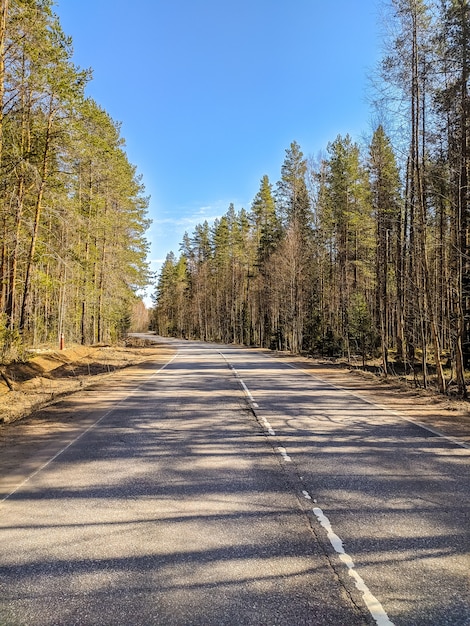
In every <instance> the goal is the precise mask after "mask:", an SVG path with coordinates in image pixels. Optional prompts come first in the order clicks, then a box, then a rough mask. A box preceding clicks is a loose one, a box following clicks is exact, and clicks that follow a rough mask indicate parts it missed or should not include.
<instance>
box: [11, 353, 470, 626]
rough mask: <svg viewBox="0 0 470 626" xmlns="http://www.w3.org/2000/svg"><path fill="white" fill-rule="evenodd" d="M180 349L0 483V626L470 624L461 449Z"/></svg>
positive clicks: (80, 410)
mask: <svg viewBox="0 0 470 626" xmlns="http://www.w3.org/2000/svg"><path fill="white" fill-rule="evenodd" d="M173 343H174V345H175V347H176V348H177V352H176V354H175V357H174V358H173V359H172V360H171V361H170V362H169V363H168V364H167V365H166V366H164V367H163V368H161V369H158V368H155V367H152V366H151V365H149V366H147V367H146V368H144V369H143V370H141V371H140V372H139V375H138V376H136V377H135V378H134V379H132V378H129V377H128V378H126V377H123V378H122V379H119V381H118V382H116V384H115V386H114V387H113V388H109V387H107V388H104V387H101V388H95V389H91V390H89V391H88V392H86V394H81V395H79V396H77V397H76V398H74V399H72V400H69V401H68V402H67V403H66V404H65V405H64V408H63V410H64V411H73V412H74V413H75V414H76V415H77V416H80V415H81V416H82V418H81V419H77V424H81V427H78V426H77V430H76V431H75V432H74V433H73V435H69V436H68V438H67V439H64V441H62V442H57V441H54V442H51V445H50V447H49V448H48V449H46V450H45V451H44V450H43V451H42V453H41V455H40V457H38V458H37V459H36V460H32V461H31V463H30V464H29V465H28V468H27V471H24V472H23V474H21V472H20V473H18V474H17V475H16V474H15V476H13V477H11V476H10V477H2V479H1V480H0V493H3V495H0V502H1V504H0V624H1V625H2V626H13V625H15V626H19V625H22V626H30V625H31V626H43V625H44V626H45V625H47V626H51V625H57V626H71V625H80V626H88V625H98V624H100V625H114V624H116V625H120V626H127V625H129V626H150V625H153V624H158V625H165V626H166V625H169V626H171V625H205V626H212V625H214V626H215V625H217V626H219V625H220V626H222V625H225V624H226V625H238V624H240V625H243V626H245V625H266V626H268V625H275V624H284V625H285V624H289V625H290V624H292V625H295V626H297V625H302V624H309V625H314V626H317V625H318V626H321V625H324V624H330V625H335V626H336V625H338V626H355V625H367V624H379V626H387V625H390V624H395V625H396V626H399V625H409V626H411V625H413V626H420V625H430V626H440V625H453V626H457V625H459V626H464V625H470V556H469V548H470V523H469V522H470V519H469V518H470V515H469V513H470V499H469V490H470V485H469V460H470V450H468V449H467V448H464V447H460V446H458V445H457V444H456V443H454V442H452V441H449V440H447V439H445V438H442V437H438V436H436V435H435V434H433V433H430V432H428V431H426V430H423V429H422V428H420V427H418V426H416V425H413V424H411V423H409V422H406V421H404V420H402V419H400V418H399V417H398V416H396V415H394V414H392V413H389V412H387V411H385V410H383V409H381V408H380V407H377V406H374V405H372V404H370V403H367V402H366V401H364V400H362V399H360V398H358V397H356V396H354V395H353V394H351V393H348V392H345V391H344V390H341V389H338V388H335V387H334V386H332V385H330V384H328V383H326V382H324V381H321V380H319V379H316V378H315V377H313V376H311V375H310V374H308V373H305V372H303V371H301V370H299V369H296V368H294V367H292V366H289V365H288V364H287V363H284V362H282V361H279V360H276V359H273V358H270V357H269V356H267V355H265V354H263V353H262V352H257V351H254V350H246V349H243V348H236V347H233V346H215V345H207V344H202V343H197V342H173ZM159 367H160V366H159ZM56 410H57V408H56Z"/></svg>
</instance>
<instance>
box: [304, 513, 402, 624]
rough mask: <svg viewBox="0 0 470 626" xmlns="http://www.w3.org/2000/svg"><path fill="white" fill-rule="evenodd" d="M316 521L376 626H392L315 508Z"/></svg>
mask: <svg viewBox="0 0 470 626" xmlns="http://www.w3.org/2000/svg"><path fill="white" fill-rule="evenodd" d="M313 512H314V513H315V515H316V517H317V519H318V521H319V522H320V524H321V525H322V526H323V528H324V529H325V530H326V532H327V535H328V539H329V540H330V543H331V545H332V546H333V548H334V550H335V551H336V552H337V553H338V554H339V558H340V559H341V561H342V562H343V563H344V564H345V565H346V567H347V568H348V570H349V575H350V576H351V577H352V578H353V579H354V583H355V585H356V588H357V589H358V590H359V591H362V597H363V600H364V602H365V604H366V606H367V608H368V609H369V611H370V614H371V615H372V617H373V618H374V619H375V621H376V622H377V626H394V624H393V622H392V621H390V619H389V617H388V615H387V613H386V612H385V609H384V608H383V606H382V605H381V604H380V602H379V601H378V600H377V598H376V597H375V596H374V595H373V594H372V593H371V591H370V590H369V588H368V587H367V585H366V583H365V582H364V580H363V578H362V577H361V576H360V575H359V574H358V573H357V571H356V569H355V565H354V561H353V560H352V558H351V557H350V556H349V554H347V553H346V551H345V549H344V546H343V542H342V540H341V539H340V538H339V537H338V535H337V534H336V533H335V532H334V531H333V529H332V527H331V523H330V520H329V519H328V517H327V516H326V515H325V514H324V513H323V511H322V510H321V509H320V508H319V507H315V508H314V509H313Z"/></svg>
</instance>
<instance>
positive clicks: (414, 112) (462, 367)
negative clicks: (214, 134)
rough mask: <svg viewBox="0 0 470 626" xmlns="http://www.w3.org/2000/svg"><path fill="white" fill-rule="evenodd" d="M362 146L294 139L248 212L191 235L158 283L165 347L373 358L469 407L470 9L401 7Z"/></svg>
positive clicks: (436, 2) (447, 4) (443, 2)
mask: <svg viewBox="0 0 470 626" xmlns="http://www.w3.org/2000/svg"><path fill="white" fill-rule="evenodd" d="M388 27H389V33H388V34H387V37H386V41H385V46H384V49H385V53H384V54H383V57H382V59H381V62H380V67H379V68H378V70H377V75H376V76H375V80H374V98H373V100H374V101H373V102H372V103H371V108H372V111H373V114H374V117H375V118H376V119H377V123H376V125H375V128H374V130H373V132H372V133H371V138H370V140H369V141H368V142H361V143H357V142H355V141H354V140H353V139H352V138H351V137H350V136H348V135H346V136H337V137H336V138H334V139H333V138H332V141H331V142H330V143H329V144H328V145H327V146H326V149H325V151H324V153H323V154H322V155H320V156H319V157H318V158H306V157H305V156H304V154H303V152H302V149H301V146H300V145H298V143H297V142H296V141H293V142H292V143H291V145H290V146H289V147H288V148H287V149H286V152H285V159H284V162H283V163H282V164H281V167H280V177H279V180H278V181H277V182H275V183H274V182H271V181H270V180H269V178H268V177H267V176H264V177H263V178H262V180H261V181H260V186H259V191H258V193H257V194H256V196H255V198H254V199H253V201H252V204H251V207H249V208H248V209H244V208H242V209H240V210H236V209H235V207H234V206H233V204H232V205H230V206H229V207H228V208H227V212H226V213H225V214H224V215H223V216H222V217H220V218H218V219H217V220H215V222H214V223H213V224H209V223H207V222H204V223H202V224H199V225H198V226H196V228H195V229H194V232H192V233H187V234H186V235H185V236H184V239H183V241H182V242H181V247H180V251H179V254H178V255H176V254H174V253H173V252H172V253H170V254H169V255H168V256H167V258H166V260H165V263H164V265H163V267H162V270H161V273H160V275H159V278H158V281H157V285H156V293H155V302H156V306H155V310H154V325H155V329H156V331H157V332H158V333H159V334H161V335H169V336H175V337H185V338H197V339H202V340H206V341H218V342H224V343H231V342H233V343H238V344H245V345H249V346H262V347H265V348H271V349H277V350H287V351H291V352H293V353H302V354H307V355H312V356H315V355H321V356H330V357H339V356H341V357H345V358H347V359H348V361H351V359H357V358H359V360H361V361H362V362H363V363H364V364H365V362H366V361H367V360H368V359H370V358H375V359H376V360H377V361H378V362H379V363H380V368H381V372H382V373H383V375H385V376H387V375H389V374H393V373H396V372H398V371H400V372H405V373H407V374H408V375H409V376H411V378H412V379H413V380H414V381H415V383H416V384H417V385H419V386H422V387H425V388H426V387H428V386H430V385H433V386H435V387H436V388H437V389H438V390H439V391H440V392H441V393H447V392H448V391H449V390H450V389H452V390H453V391H454V392H455V393H458V394H459V395H460V396H461V397H464V398H466V397H467V380H466V372H467V371H468V369H469V367H470V232H469V228H470V214H469V211H470V192H469V176H470V97H469V88H470V85H469V81H470V76H469V72H470V4H469V1H468V0H428V1H426V2H425V1H424V0H391V3H390V15H389V23H388Z"/></svg>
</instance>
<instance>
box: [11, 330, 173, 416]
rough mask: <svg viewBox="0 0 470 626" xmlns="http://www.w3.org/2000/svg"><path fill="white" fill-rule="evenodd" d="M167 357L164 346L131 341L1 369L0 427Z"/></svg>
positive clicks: (50, 354) (40, 356)
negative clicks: (120, 373) (117, 374)
mask: <svg viewBox="0 0 470 626" xmlns="http://www.w3.org/2000/svg"><path fill="white" fill-rule="evenodd" d="M166 353H168V354H169V353H170V352H169V349H168V348H167V347H165V346H162V345H158V344H155V343H150V342H145V341H138V340H136V341H134V342H133V343H130V344H129V345H127V346H121V347H119V346H74V347H71V348H68V349H66V350H60V351H59V350H57V351H53V350H44V351H38V352H36V353H35V355H34V356H33V357H32V358H31V359H30V360H29V361H28V362H27V363H12V364H11V365H8V366H1V367H0V423H8V422H13V421H16V420H18V419H21V418H23V417H25V416H27V415H30V414H31V413H32V412H33V411H35V410H37V409H39V408H41V407H44V406H46V405H47V404H50V403H51V402H54V401H56V400H57V399H58V398H60V397H61V396H63V395H66V394H70V393H73V392H75V391H79V390H80V389H85V388H86V387H87V386H89V385H90V384H94V383H96V382H97V381H99V380H100V379H102V378H104V377H107V376H109V375H112V374H113V373H114V372H115V371H117V370H119V369H122V368H124V367H128V366H130V365H136V364H138V363H142V362H143V361H148V360H151V359H153V358H162V357H165V354H166Z"/></svg>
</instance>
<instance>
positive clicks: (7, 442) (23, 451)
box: [0, 343, 470, 476]
mask: <svg viewBox="0 0 470 626" xmlns="http://www.w3.org/2000/svg"><path fill="white" fill-rule="evenodd" d="M173 352H174V350H173V349H172V348H171V346H169V345H165V344H158V343H157V344H151V345H145V344H140V345H139V344H134V345H131V346H127V347H120V348H119V347H75V348H71V349H68V350H64V351H61V352H45V353H42V354H38V355H37V356H36V357H35V358H34V359H32V360H31V361H30V362H29V363H28V364H27V365H22V366H18V365H16V366H11V367H8V368H2V373H3V374H4V375H5V379H2V381H1V383H0V422H3V423H0V476H2V475H3V476H4V475H5V474H8V473H10V472H12V471H14V470H15V468H18V467H19V466H21V465H22V464H24V463H26V462H27V460H28V459H29V458H32V457H33V456H34V455H35V454H37V452H38V450H39V451H40V450H41V449H42V448H44V447H46V446H47V445H48V444H49V443H50V441H51V439H54V438H57V437H61V436H62V435H63V434H64V432H67V431H68V430H70V429H71V428H73V427H76V424H74V423H73V421H74V415H73V413H71V412H67V411H60V410H57V409H55V408H54V407H55V405H56V403H57V402H58V400H60V399H61V398H63V397H64V396H66V395H68V394H71V393H74V392H75V391H80V390H82V389H86V388H87V387H88V386H91V385H95V384H96V383H100V384H107V383H111V382H112V381H113V380H116V379H117V378H120V379H121V380H122V377H126V376H132V375H135V374H136V373H138V372H139V364H140V365H142V364H143V363H145V362H148V361H154V362H157V363H165V362H167V361H168V360H169V358H170V357H171V355H172V353H173ZM269 354H271V355H273V353H269ZM273 356H276V357H277V358H281V359H284V360H288V361H289V362H291V363H293V364H295V365H296V366H297V367H299V368H301V369H303V370H305V371H308V372H309V373H311V374H312V375H314V376H318V377H319V378H322V379H324V380H327V381H329V382H331V383H332V384H334V385H337V386H339V387H342V388H345V389H348V390H350V391H352V392H353V393H355V394H357V395H360V396H361V397H363V398H365V399H367V400H369V401H371V402H374V403H377V404H379V405H381V406H384V407H387V408H389V409H391V410H393V411H396V412H397V413H398V414H401V415H402V416H403V417H405V418H408V419H412V420H413V421H415V422H419V423H422V424H424V425H425V426H427V427H430V428H433V429H436V430H438V431H439V432H442V433H443V434H445V435H447V436H449V437H452V438H455V439H458V440H460V441H462V442H464V443H466V444H467V445H468V446H470V403H468V402H463V401H458V400H451V399H449V398H446V397H441V396H437V395H436V394H433V393H431V392H425V391H423V390H419V389H411V388H409V387H408V388H406V387H403V386H402V385H401V384H400V383H398V382H396V381H395V382H394V381H393V380H392V379H390V380H388V381H387V380H383V379H380V378H377V377H376V376H374V375H372V374H368V373H364V372H361V371H359V370H351V369H348V368H347V367H344V366H343V367H342V366H340V365H338V364H332V363H329V362H322V361H315V360H312V359H304V358H301V357H293V356H290V355H285V354H281V355H280V354H277V355H273Z"/></svg>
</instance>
